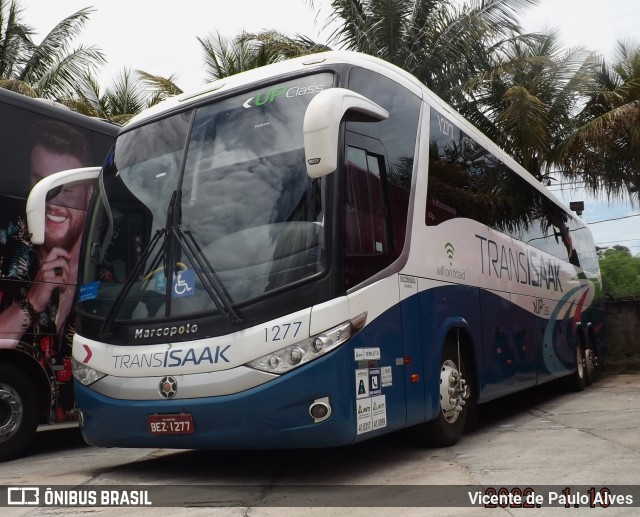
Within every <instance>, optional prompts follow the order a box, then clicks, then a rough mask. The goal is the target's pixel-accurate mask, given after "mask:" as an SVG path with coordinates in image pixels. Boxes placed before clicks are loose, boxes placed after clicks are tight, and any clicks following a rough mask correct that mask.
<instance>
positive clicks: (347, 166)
mask: <svg viewBox="0 0 640 517" xmlns="http://www.w3.org/2000/svg"><path fill="white" fill-rule="evenodd" d="M95 178H97V179H98V186H97V188H96V189H95V190H94V194H93V199H92V203H91V205H90V207H89V213H88V216H87V227H86V228H85V233H84V243H83V249H82V252H81V256H82V257H81V265H80V271H79V275H80V277H79V286H80V288H79V295H78V305H77V310H76V333H75V336H74V343H73V371H74V377H75V393H76V403H77V407H78V410H79V413H80V421H81V427H82V432H83V435H84V437H85V439H86V440H87V442H89V443H90V444H93V445H96V446H107V447H112V446H121V447H169V448H247V449H250V448H298V447H327V446H337V445H342V444H351V443H354V442H359V441H361V440H365V439H368V438H371V437H375V436H379V435H381V434H384V433H389V432H392V431H395V430H399V429H402V428H406V427H409V426H415V429H416V430H417V435H418V436H420V437H421V438H422V439H423V440H424V441H425V442H426V443H431V444H435V445H449V444H453V443H455V442H456V441H457V440H458V439H459V438H460V436H461V434H462V432H463V429H464V426H465V420H466V419H467V416H468V414H469V413H470V411H472V410H473V408H474V407H475V406H476V405H478V404H482V403H484V402H487V401H490V400H493V399H496V398H498V397H501V396H504V395H507V394H510V393H514V392H516V391H518V390H523V389H525V388H529V387H532V386H535V385H539V384H541V383H545V382H547V381H551V380H553V379H559V378H561V377H566V380H567V381H568V382H569V383H570V384H571V385H572V386H573V387H574V388H576V389H582V388H584V386H585V384H588V383H589V382H590V380H591V379H592V377H593V375H594V373H595V367H596V364H597V358H598V356H600V355H601V354H603V352H604V348H605V341H604V315H603V307H602V290H601V283H600V273H599V268H598V261H597V256H596V250H595V246H594V243H593V240H592V237H591V234H590V231H589V230H588V229H587V227H586V226H585V224H584V223H583V222H582V221H581V220H580V219H578V218H577V217H575V216H574V215H573V214H571V213H570V212H569V211H568V209H567V208H565V207H564V206H563V205H562V204H561V203H560V202H559V201H557V200H556V199H555V198H554V197H553V196H552V195H551V194H550V193H549V192H548V191H547V190H546V189H545V188H544V187H543V186H542V185H541V184H540V183H538V182H536V181H535V180H534V179H533V178H532V176H531V175H530V174H528V173H527V171H525V170H524V169H523V168H522V167H520V166H519V165H518V164H517V163H516V162H515V161H514V160H513V159H512V158H510V157H509V156H507V155H506V154H505V153H504V152H503V151H502V150H500V149H499V148H498V147H497V146H496V145H494V144H493V143H492V142H491V141H490V140H489V139H487V138H486V137H485V136H483V135H482V134H481V133H479V132H478V131H477V130H476V129H475V128H474V127H472V126H471V124H469V123H468V122H467V121H465V120H464V119H463V118H462V117H461V116H460V115H459V114H457V113H456V112H454V111H453V110H452V109H451V108H450V107H449V106H447V105H446V104H445V103H443V102H442V101H441V100H440V99H438V98H437V97H436V96H435V95H434V94H433V93H431V92H430V91H429V90H428V89H427V88H426V87H425V86H424V85H422V84H421V83H420V82H419V81H418V80H417V79H415V78H414V77H412V76H411V75H409V74H407V73H406V72H404V71H402V70H401V69H399V68H397V67H395V66H392V65H390V64H388V63H386V62H384V61H381V60H379V59H376V58H373V57H370V56H366V55H361V54H357V53H350V52H329V53H323V54H316V55H311V56H306V57H302V58H297V59H293V60H290V61H286V62H282V63H278V64H274V65H271V66H268V67H263V68H260V69H256V70H252V71H249V72H246V73H242V74H238V75H236V76H233V77H228V78H225V79H221V80H219V81H216V82H214V83H212V84H210V85H209V86H208V87H207V88H206V89H203V90H202V91H200V92H196V93H193V94H191V95H186V94H185V95H181V96H178V97H175V98H172V99H169V100H167V101H165V102H163V103H161V104H159V105H158V106H156V107H154V108H151V109H150V110H148V111H146V112H144V113H143V114H141V115H139V116H137V117H136V118H134V119H133V120H132V121H131V122H130V123H129V124H128V125H126V126H125V127H124V128H123V129H122V130H121V132H120V133H119V135H118V137H117V139H116V143H115V146H114V148H113V151H112V152H111V154H110V156H109V157H108V159H107V161H106V163H105V165H104V167H103V168H102V169H101V170H100V169H97V168H87V169H78V170H72V171H67V172H66V173H62V174H58V175H55V176H50V177H49V178H47V179H45V180H43V181H41V182H40V184H39V185H38V186H36V188H35V189H34V190H33V192H32V195H31V197H30V199H29V204H30V208H29V210H30V215H29V227H30V229H31V231H32V232H33V237H32V239H34V240H37V239H38V238H39V235H40V231H41V230H40V226H41V221H42V219H43V214H42V206H43V204H44V198H45V196H46V193H47V191H49V190H51V189H54V190H55V189H59V188H60V187H61V186H62V185H63V184H66V183H68V182H75V183H78V182H82V181H88V180H90V179H94V180H95Z"/></svg>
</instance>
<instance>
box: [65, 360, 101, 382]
mask: <svg viewBox="0 0 640 517" xmlns="http://www.w3.org/2000/svg"><path fill="white" fill-rule="evenodd" d="M71 367H72V369H73V377H74V379H76V380H77V381H78V382H80V383H81V384H84V385H85V386H89V385H90V384H93V383H94V382H96V381H99V380H100V379H102V378H103V377H105V376H106V374H105V373H102V372H99V371H98V370H94V369H93V368H91V367H90V366H87V365H86V364H84V363H80V362H78V361H76V360H75V359H73V360H72V361H71Z"/></svg>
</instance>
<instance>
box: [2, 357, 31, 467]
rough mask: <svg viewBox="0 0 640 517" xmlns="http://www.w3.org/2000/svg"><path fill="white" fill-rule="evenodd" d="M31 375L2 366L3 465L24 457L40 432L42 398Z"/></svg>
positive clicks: (15, 367)
mask: <svg viewBox="0 0 640 517" xmlns="http://www.w3.org/2000/svg"><path fill="white" fill-rule="evenodd" d="M29 379H30V377H29V375H28V374H27V373H26V372H25V371H24V370H22V369H20V368H18V367H17V366H15V365H13V364H0V461H6V460H10V459H14V458H16V457H18V456H20V455H21V454H22V453H23V452H24V451H25V449H26V448H27V447H28V446H29V444H30V443H31V441H32V440H33V437H34V436H35V434H36V430H37V428H38V413H37V411H38V397H37V395H36V393H35V390H34V387H33V383H31V382H30V381H29Z"/></svg>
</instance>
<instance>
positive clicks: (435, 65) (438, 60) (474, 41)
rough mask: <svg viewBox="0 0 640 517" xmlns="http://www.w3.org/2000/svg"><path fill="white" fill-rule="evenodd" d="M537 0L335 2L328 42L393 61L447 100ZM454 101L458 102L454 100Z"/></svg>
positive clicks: (512, 32) (517, 28)
mask: <svg viewBox="0 0 640 517" xmlns="http://www.w3.org/2000/svg"><path fill="white" fill-rule="evenodd" d="M537 3H538V0H470V1H468V2H466V3H463V4H461V5H459V3H458V2H455V1H453V0H332V1H331V8H332V10H333V14H332V15H331V17H330V18H329V20H328V25H333V26H335V27H336V28H335V30H334V31H333V33H332V34H331V36H330V37H329V43H330V44H332V45H337V46H339V47H340V48H344V49H347V50H357V51H359V52H364V53H367V54H371V55H374V56H377V57H380V58H382V59H384V60H386V61H389V62H391V63H393V64H395V65H398V66H399V67H401V68H403V69H405V70H407V71H408V72H410V73H412V74H413V75H415V76H416V77H417V78H418V79H420V80H421V81H422V82H424V83H425V84H426V85H427V86H428V87H429V88H430V89H431V90H433V91H434V92H435V93H437V94H439V95H441V96H443V97H444V98H445V99H446V100H449V101H455V97H454V96H453V94H454V93H455V92H458V91H459V89H460V87H461V85H462V84H463V83H465V82H466V81H467V80H468V79H469V78H470V77H473V76H474V75H476V74H477V73H478V72H479V71H480V70H482V67H483V66H484V64H485V59H486V55H487V54H490V53H493V52H496V51H497V49H499V48H500V45H501V44H503V42H504V41H505V40H510V39H511V38H513V36H514V35H518V34H520V33H521V29H520V26H519V24H518V23H517V15H518V14H521V13H523V12H524V11H525V10H526V9H527V8H528V7H530V6H532V5H535V4H537ZM453 103H454V104H455V102H453Z"/></svg>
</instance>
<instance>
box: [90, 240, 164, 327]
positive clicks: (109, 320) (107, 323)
mask: <svg viewBox="0 0 640 517" xmlns="http://www.w3.org/2000/svg"><path fill="white" fill-rule="evenodd" d="M166 232H167V230H166V229H165V228H160V229H158V230H156V233H155V234H154V236H153V237H152V238H151V240H150V241H149V243H148V244H147V246H146V247H145V248H144V250H143V251H142V254H141V255H140V258H139V259H138V263H137V264H136V265H135V267H134V268H133V271H131V274H130V275H129V276H128V277H127V281H126V282H125V284H124V285H123V286H122V289H121V290H120V292H119V293H118V296H116V299H115V300H114V301H113V305H111V309H109V314H107V317H106V318H105V320H104V323H103V324H102V326H101V327H100V337H101V338H108V337H111V335H112V334H111V326H112V325H113V321H114V320H115V317H116V314H117V313H118V310H120V307H121V306H122V304H123V303H124V300H125V297H126V296H127V294H129V291H131V288H132V287H133V284H134V283H135V282H136V280H137V279H138V278H139V274H140V271H141V270H142V268H143V267H144V265H145V263H146V261H147V259H148V258H149V256H150V255H151V252H152V251H153V248H155V246H156V244H157V243H158V241H159V240H160V238H161V237H162V236H163V235H164V234H165V233H166ZM163 249H164V243H163V244H162V246H161V247H160V250H159V251H158V254H156V258H155V259H154V260H153V263H159V257H160V254H161V253H162V250H163ZM151 271H153V269H152V270H151Z"/></svg>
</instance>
